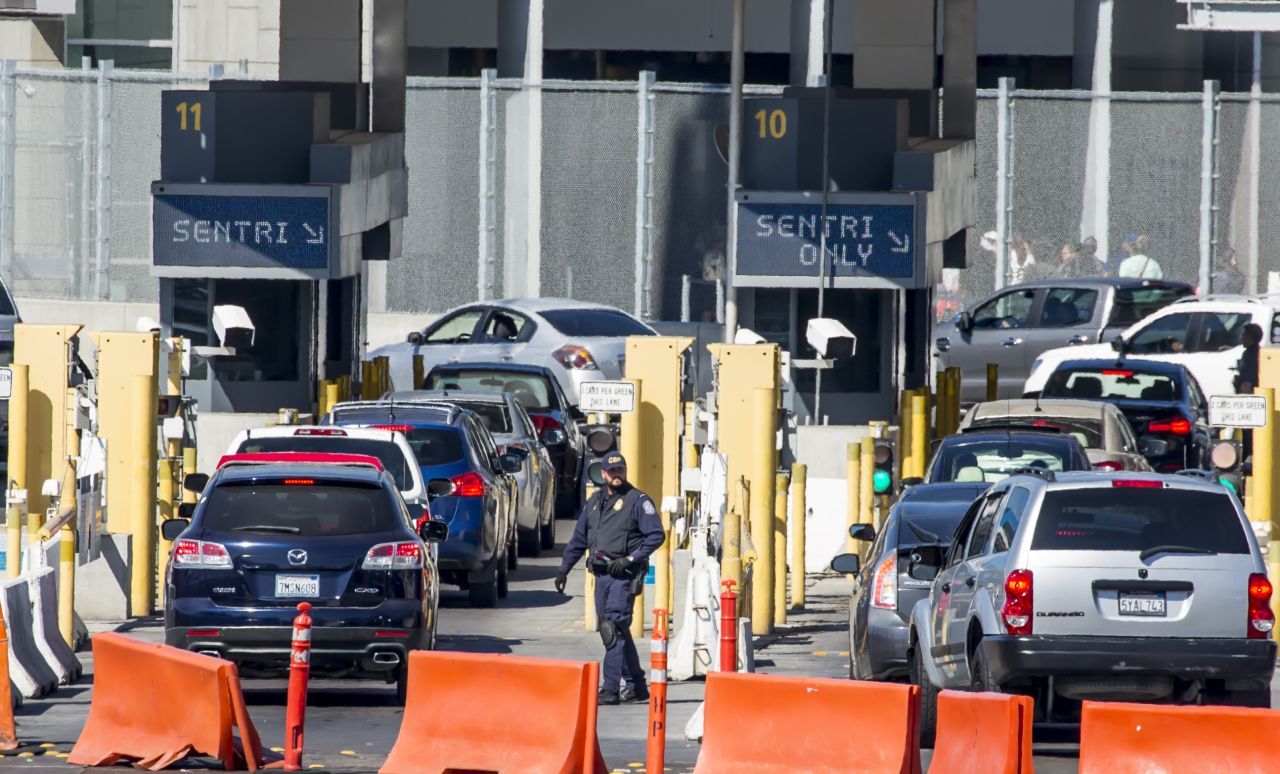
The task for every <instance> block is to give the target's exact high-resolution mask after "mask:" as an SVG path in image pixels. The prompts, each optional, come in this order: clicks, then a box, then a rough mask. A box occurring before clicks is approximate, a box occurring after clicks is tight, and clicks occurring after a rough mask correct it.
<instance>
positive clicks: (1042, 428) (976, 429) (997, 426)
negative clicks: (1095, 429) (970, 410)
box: [960, 420, 1062, 435]
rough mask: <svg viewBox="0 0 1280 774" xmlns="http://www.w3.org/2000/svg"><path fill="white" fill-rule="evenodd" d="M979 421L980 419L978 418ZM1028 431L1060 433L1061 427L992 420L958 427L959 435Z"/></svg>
mask: <svg viewBox="0 0 1280 774" xmlns="http://www.w3.org/2000/svg"><path fill="white" fill-rule="evenodd" d="M979 421H980V420H979ZM1001 431H1003V432H1006V433H1011V432H1015V431H1017V432H1028V433H1061V432H1062V428H1061V427H1052V426H1050V425H1024V424H1019V423H1017V422H992V423H990V424H985V423H984V424H981V425H977V424H974V425H969V426H968V427H962V428H960V433H961V435H963V434H965V433H987V432H997V433H998V432H1001Z"/></svg>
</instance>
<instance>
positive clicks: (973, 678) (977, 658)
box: [969, 648, 1000, 693]
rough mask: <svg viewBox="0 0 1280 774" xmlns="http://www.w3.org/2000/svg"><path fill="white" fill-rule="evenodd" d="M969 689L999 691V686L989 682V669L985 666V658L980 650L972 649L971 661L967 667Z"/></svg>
mask: <svg viewBox="0 0 1280 774" xmlns="http://www.w3.org/2000/svg"><path fill="white" fill-rule="evenodd" d="M969 671H970V674H969V687H970V688H971V689H972V690H974V691H995V692H997V693H998V692H999V691H1000V686H998V685H995V684H994V682H993V681H992V680H991V668H990V667H989V666H988V665H987V657H986V655H985V654H984V653H983V652H982V648H974V649H973V660H972V661H971V662H970V665H969Z"/></svg>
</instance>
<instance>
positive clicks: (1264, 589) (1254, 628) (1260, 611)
mask: <svg viewBox="0 0 1280 774" xmlns="http://www.w3.org/2000/svg"><path fill="white" fill-rule="evenodd" d="M1271 591H1272V589H1271V581H1269V580H1267V576H1266V575H1264V574H1262V573H1260V572H1255V573H1251V574H1250V575H1249V627H1248V629H1247V630H1246V631H1247V632H1248V635H1249V639H1251V640H1265V639H1267V638H1268V637H1270V636H1271V630H1272V629H1274V628H1275V625H1276V617H1275V614H1273V613H1272V612H1271Z"/></svg>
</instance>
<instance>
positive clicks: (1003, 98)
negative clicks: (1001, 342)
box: [995, 78, 1013, 290]
mask: <svg viewBox="0 0 1280 774" xmlns="http://www.w3.org/2000/svg"><path fill="white" fill-rule="evenodd" d="M1012 91H1013V79H1012V78H1001V79H1000V82H999V92H998V94H997V97H996V269H995V287H996V289H997V290H999V289H1000V288H1002V287H1004V286H1005V283H1006V282H1008V281H1009V225H1010V224H1009V220H1010V218H1009V215H1010V213H1011V212H1012V210H1013V207H1012V202H1013V196H1012V191H1010V187H1011V183H1012V180H1013V177H1012V175H1011V174H1010V167H1011V166H1012V164H1011V163H1010V161H1011V159H1010V147H1009V146H1010V139H1011V137H1012V135H1013V115H1012V114H1011V112H1010V110H1011V107H1012V105H1011V103H1010V101H1009V95H1010V92H1012Z"/></svg>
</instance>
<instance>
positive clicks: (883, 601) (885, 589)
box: [871, 551, 898, 609]
mask: <svg viewBox="0 0 1280 774" xmlns="http://www.w3.org/2000/svg"><path fill="white" fill-rule="evenodd" d="M871 606H872V607H883V608H889V609H893V608H896V607H897V606H898V554H897V552H896V551H891V552H889V555H888V556H886V557H885V558H884V561H882V562H880V566H879V567H877V568H876V574H875V576H874V577H873V578H872V581H871Z"/></svg>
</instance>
